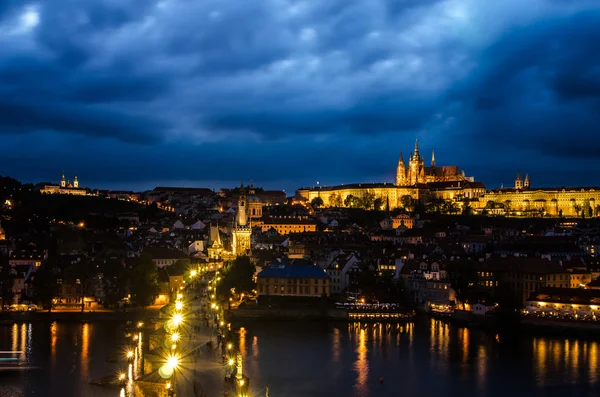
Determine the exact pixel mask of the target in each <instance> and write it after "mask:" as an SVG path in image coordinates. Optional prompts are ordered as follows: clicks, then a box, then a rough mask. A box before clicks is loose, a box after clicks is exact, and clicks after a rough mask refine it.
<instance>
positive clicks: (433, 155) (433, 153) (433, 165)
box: [431, 150, 435, 167]
mask: <svg viewBox="0 0 600 397" xmlns="http://www.w3.org/2000/svg"><path fill="white" fill-rule="evenodd" d="M431 166H432V167H435V152H434V151H433V150H432V151H431Z"/></svg>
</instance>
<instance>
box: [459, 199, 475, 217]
mask: <svg viewBox="0 0 600 397" xmlns="http://www.w3.org/2000/svg"><path fill="white" fill-rule="evenodd" d="M462 214H463V215H466V216H470V215H473V208H472V207H471V203H470V202H469V201H468V200H465V201H463V207H462Z"/></svg>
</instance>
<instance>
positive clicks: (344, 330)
mask: <svg viewBox="0 0 600 397" xmlns="http://www.w3.org/2000/svg"><path fill="white" fill-rule="evenodd" d="M248 341H252V342H251V343H252V349H249V345H248V344H249V343H250V342H248ZM239 342H240V346H241V350H242V352H243V357H244V361H245V362H251V363H252V364H253V365H251V366H246V367H245V370H246V372H247V374H248V375H249V376H250V378H251V382H252V383H253V387H254V388H255V389H257V390H259V389H264V388H265V387H267V386H268V387H269V388H270V390H271V393H272V395H285V396H287V397H296V396H298V397H300V396H306V395H311V396H315V397H331V396H356V397H372V396H373V397H374V396H377V397H379V396H394V395H398V394H397V392H398V387H399V385H400V384H401V390H402V394H403V395H411V396H421V395H448V394H449V393H451V394H452V395H462V394H474V395H479V396H503V397H504V396H506V395H526V394H527V393H528V394H540V393H542V394H543V395H544V396H560V397H564V395H565V392H566V391H568V393H572V394H575V395H576V394H589V393H588V392H589V391H591V390H594V388H595V386H596V382H597V381H598V374H597V371H598V369H599V368H598V354H599V350H598V342H597V341H594V340H585V339H579V340H577V339H568V338H559V337H555V338H552V337H530V336H526V335H523V336H520V337H516V338H510V337H506V336H500V335H496V334H487V333H485V332H483V331H481V330H469V329H466V328H459V327H456V326H453V325H450V324H447V323H445V322H441V321H438V320H435V319H419V320H417V322H416V323H415V324H405V325H396V324H359V323H354V324H349V325H341V324H329V325H324V324H316V323H302V324H298V323H287V324H265V323H257V324H246V325H245V329H244V331H243V332H242V333H240V334H239ZM257 343H258V347H256V344H257ZM255 350H260V352H261V353H260V360H257V357H255V356H254V353H253V351H255ZM380 378H382V382H380Z"/></svg>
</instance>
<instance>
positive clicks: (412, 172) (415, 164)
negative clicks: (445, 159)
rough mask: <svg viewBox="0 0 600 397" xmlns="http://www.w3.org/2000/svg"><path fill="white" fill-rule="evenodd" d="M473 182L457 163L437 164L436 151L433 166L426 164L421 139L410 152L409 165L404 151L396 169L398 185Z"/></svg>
mask: <svg viewBox="0 0 600 397" xmlns="http://www.w3.org/2000/svg"><path fill="white" fill-rule="evenodd" d="M459 181H469V182H473V178H472V177H471V178H467V177H465V173H464V171H463V172H461V171H460V170H459V169H458V166H455V165H450V166H448V165H443V166H436V165H435V153H434V152H433V151H432V152H431V166H430V167H426V166H425V159H424V158H423V157H421V155H420V153H419V141H418V140H417V141H416V142H415V150H414V152H412V153H411V154H410V157H409V160H408V166H406V165H405V164H404V158H403V156H402V151H400V159H399V160H398V168H397V169H396V186H415V185H418V184H427V183H432V182H459Z"/></svg>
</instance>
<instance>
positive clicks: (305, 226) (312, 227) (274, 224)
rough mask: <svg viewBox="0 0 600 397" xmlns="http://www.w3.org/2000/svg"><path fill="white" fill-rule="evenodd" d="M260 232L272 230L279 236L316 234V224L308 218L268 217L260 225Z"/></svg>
mask: <svg viewBox="0 0 600 397" xmlns="http://www.w3.org/2000/svg"><path fill="white" fill-rule="evenodd" d="M261 228H262V231H263V233H264V232H268V231H269V230H271V229H274V230H275V231H277V233H279V234H290V233H304V232H316V231H317V222H316V221H315V220H313V219H309V218H308V217H292V216H289V217H288V216H281V217H270V218H268V219H266V220H265V221H264V223H263V224H262V225H261Z"/></svg>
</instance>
